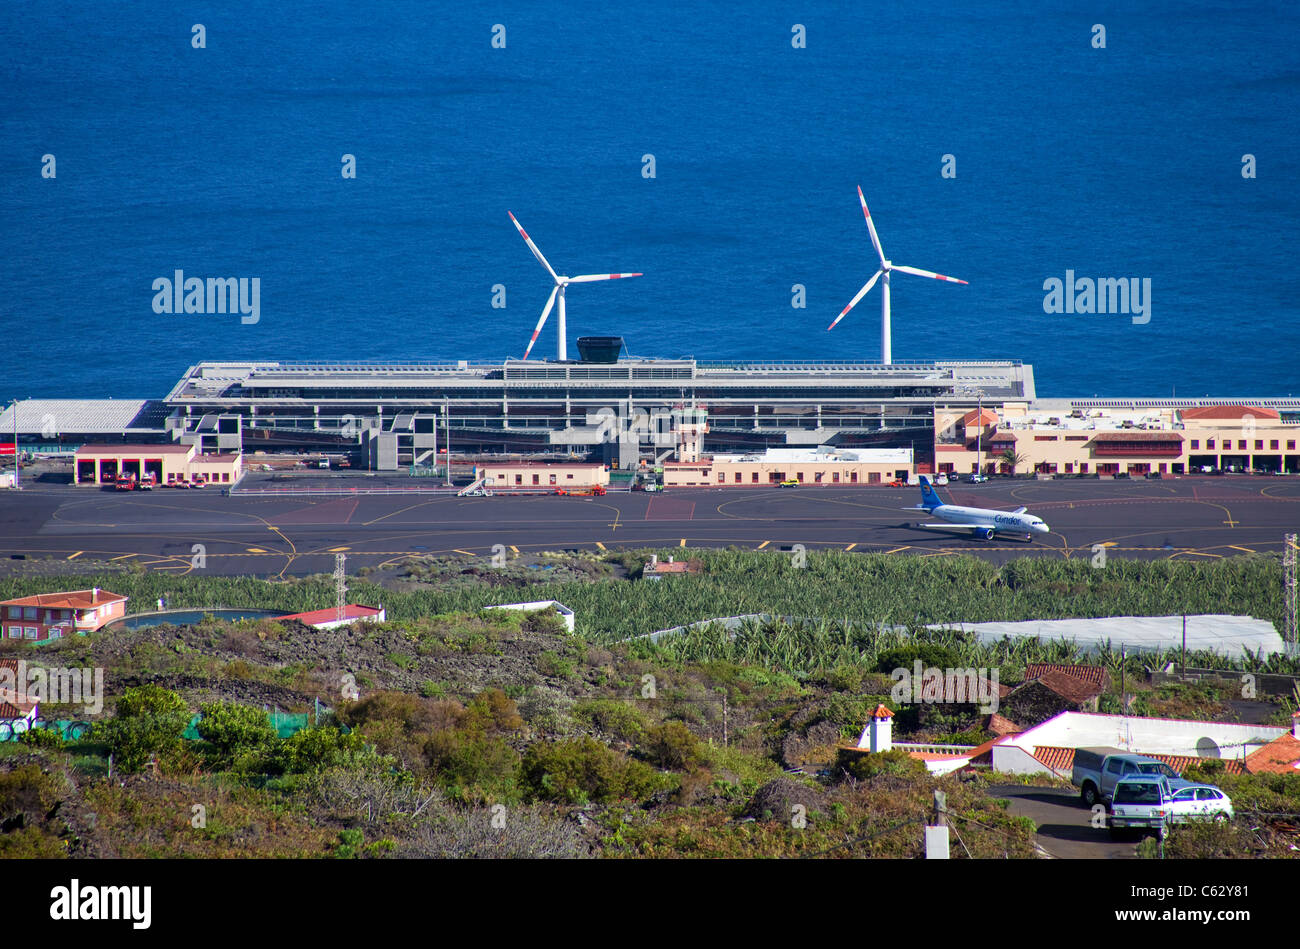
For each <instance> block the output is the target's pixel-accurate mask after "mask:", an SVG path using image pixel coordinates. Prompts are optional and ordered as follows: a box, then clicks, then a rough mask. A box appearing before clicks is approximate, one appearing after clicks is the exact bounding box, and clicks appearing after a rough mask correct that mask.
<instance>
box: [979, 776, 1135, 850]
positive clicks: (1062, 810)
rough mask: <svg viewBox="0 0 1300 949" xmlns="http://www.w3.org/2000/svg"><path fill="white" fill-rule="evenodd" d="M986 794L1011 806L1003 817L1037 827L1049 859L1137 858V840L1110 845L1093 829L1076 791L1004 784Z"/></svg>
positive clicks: (1100, 831) (1105, 835)
mask: <svg viewBox="0 0 1300 949" xmlns="http://www.w3.org/2000/svg"><path fill="white" fill-rule="evenodd" d="M989 794H990V795H992V796H993V797H998V798H1005V799H1006V800H1008V801H1010V802H1011V803H1010V805H1009V806H1008V807H1007V813H1009V814H1013V815H1015V816H1016V817H1028V818H1029V819H1030V820H1032V821H1033V822H1034V823H1035V824H1036V825H1037V826H1038V845H1039V846H1040V847H1041V848H1042V849H1043V850H1045V851H1047V853H1048V855H1049V856H1052V857H1058V858H1061V859H1066V860H1125V859H1127V860H1132V859H1136V857H1137V842H1138V838H1134V839H1131V840H1126V841H1113V840H1111V839H1110V832H1109V831H1107V830H1106V828H1104V827H1093V826H1092V823H1091V814H1090V812H1089V811H1088V810H1087V808H1085V807H1084V806H1083V804H1082V803H1081V802H1080V801H1079V794H1078V792H1077V791H1073V790H1070V791H1066V790H1063V789H1061V788H1036V787H1024V786H1022V785H1019V784H1008V785H998V786H995V787H991V788H989Z"/></svg>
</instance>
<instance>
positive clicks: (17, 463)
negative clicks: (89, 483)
mask: <svg viewBox="0 0 1300 949" xmlns="http://www.w3.org/2000/svg"><path fill="white" fill-rule="evenodd" d="M73 464H74V465H75V464H76V462H75V461H74V462H73ZM22 467H23V456H22V455H20V454H18V400H17V399H14V487H15V488H17V487H18V474H19V472H20V471H21V470H22Z"/></svg>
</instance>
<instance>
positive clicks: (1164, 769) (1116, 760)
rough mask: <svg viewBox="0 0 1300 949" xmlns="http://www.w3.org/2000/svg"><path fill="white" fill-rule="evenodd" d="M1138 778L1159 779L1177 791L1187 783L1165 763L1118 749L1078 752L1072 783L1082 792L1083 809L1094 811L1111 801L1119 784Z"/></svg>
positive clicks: (1081, 750)
mask: <svg viewBox="0 0 1300 949" xmlns="http://www.w3.org/2000/svg"><path fill="white" fill-rule="evenodd" d="M1137 775H1158V776H1160V777H1163V778H1165V779H1166V780H1168V781H1171V782H1173V783H1174V784H1175V785H1176V786H1178V787H1182V786H1183V785H1185V784H1186V783H1187V782H1185V781H1183V779H1182V778H1180V777H1178V772H1177V771H1175V770H1174V769H1173V768H1171V767H1169V765H1167V764H1165V763H1164V762H1163V761H1157V760H1156V759H1155V758H1148V757H1147V756H1146V755H1135V754H1133V753H1132V752H1128V751H1123V750H1121V749H1119V748H1078V749H1076V750H1075V752H1074V769H1073V770H1072V771H1071V772H1070V783H1072V784H1073V785H1074V786H1075V787H1077V788H1078V789H1079V797H1080V799H1082V801H1083V804H1084V806H1085V807H1092V806H1093V805H1095V804H1104V803H1106V802H1107V801H1109V800H1110V799H1111V796H1112V795H1113V794H1114V792H1115V785H1116V784H1117V783H1118V782H1119V781H1122V780H1124V779H1125V778H1127V777H1133V776H1137Z"/></svg>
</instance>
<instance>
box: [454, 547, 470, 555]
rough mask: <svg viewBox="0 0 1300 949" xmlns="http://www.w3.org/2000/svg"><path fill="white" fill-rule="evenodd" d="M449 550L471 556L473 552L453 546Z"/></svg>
mask: <svg viewBox="0 0 1300 949" xmlns="http://www.w3.org/2000/svg"><path fill="white" fill-rule="evenodd" d="M451 552H452V553H454V554H464V555H465V556H466V557H473V556H475V554H474V553H473V552H472V551H469V550H461V549H460V548H459V547H453V548H452V549H451Z"/></svg>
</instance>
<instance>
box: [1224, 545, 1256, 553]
mask: <svg viewBox="0 0 1300 949" xmlns="http://www.w3.org/2000/svg"><path fill="white" fill-rule="evenodd" d="M1228 546H1229V547H1230V548H1232V549H1233V550H1240V551H1241V552H1242V553H1247V554H1253V553H1254V552H1255V551H1253V550H1251V549H1250V548H1249V547H1238V546H1237V545H1236V544H1229V545H1228Z"/></svg>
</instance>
